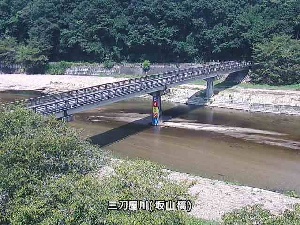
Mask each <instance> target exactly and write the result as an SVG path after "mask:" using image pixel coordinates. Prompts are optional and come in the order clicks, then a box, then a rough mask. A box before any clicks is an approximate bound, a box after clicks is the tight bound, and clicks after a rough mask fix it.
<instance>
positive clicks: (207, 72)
mask: <svg viewBox="0 0 300 225" xmlns="http://www.w3.org/2000/svg"><path fill="white" fill-rule="evenodd" d="M250 66H251V63H250V62H235V61H228V62H222V63H210V64H204V65H202V66H199V67H192V68H187V69H179V70H174V71H169V72H165V73H160V74H155V75H147V76H143V77H140V78H135V79H128V80H123V81H118V82H113V83H106V84H101V85H97V86H92V87H87V88H82V89H78V90H72V91H67V92H61V93H57V94H48V95H44V96H41V97H37V98H30V99H27V100H25V101H24V102H23V103H25V106H26V107H27V108H28V109H31V110H33V111H34V112H36V113H40V114H43V115H55V116H56V117H57V118H61V119H63V120H65V121H70V120H71V118H72V115H73V114H75V113H79V112H82V111H85V110H90V109H93V108H97V107H101V106H105V105H108V104H112V103H114V102H119V101H122V100H125V99H129V98H134V97H137V96H140V95H144V94H150V95H152V97H153V98H152V101H153V103H152V124H153V125H158V124H159V121H160V118H161V113H162V105H161V95H162V94H164V93H165V92H166V90H168V89H169V88H171V87H174V86H177V85H180V84H185V83H189V82H191V81H195V80H201V79H202V80H206V82H207V88H206V98H207V99H209V98H211V97H212V95H213V81H214V80H215V79H218V78H219V77H220V76H222V75H223V74H228V73H232V72H237V71H241V70H245V69H248V68H249V67H250Z"/></svg>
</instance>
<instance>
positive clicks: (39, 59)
mask: <svg viewBox="0 0 300 225" xmlns="http://www.w3.org/2000/svg"><path fill="white" fill-rule="evenodd" d="M16 61H17V62H18V63H20V64H21V65H23V66H24V68H25V72H26V73H28V74H36V73H44V72H45V69H46V65H47V62H48V58H47V57H46V56H45V55H43V54H42V51H41V50H40V49H39V48H37V47H34V46H31V45H21V46H19V47H18V50H17V54H16Z"/></svg>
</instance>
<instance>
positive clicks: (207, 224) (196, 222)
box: [185, 217, 220, 225]
mask: <svg viewBox="0 0 300 225" xmlns="http://www.w3.org/2000/svg"><path fill="white" fill-rule="evenodd" d="M185 224H186V225H219V224H220V223H218V222H214V221H207V220H202V219H196V218H194V217H189V218H188V219H187V220H186V221H185Z"/></svg>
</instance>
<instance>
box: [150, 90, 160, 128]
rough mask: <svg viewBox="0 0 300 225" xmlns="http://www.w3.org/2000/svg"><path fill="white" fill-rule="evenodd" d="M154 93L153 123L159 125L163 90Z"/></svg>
mask: <svg viewBox="0 0 300 225" xmlns="http://www.w3.org/2000/svg"><path fill="white" fill-rule="evenodd" d="M151 95H152V125H153V126H159V125H160V123H161V118H162V107H161V91H157V92H153V93H151Z"/></svg>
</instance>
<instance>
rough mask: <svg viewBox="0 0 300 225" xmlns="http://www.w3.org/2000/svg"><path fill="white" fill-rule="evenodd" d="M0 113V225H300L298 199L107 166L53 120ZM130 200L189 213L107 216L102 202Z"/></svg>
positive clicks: (157, 169)
mask: <svg viewBox="0 0 300 225" xmlns="http://www.w3.org/2000/svg"><path fill="white" fill-rule="evenodd" d="M0 114H1V115H0V131H1V132H0V134H1V136H0V139H1V142H0V150H1V154H0V167H1V170H0V173H1V176H0V191H1V201H0V203H1V205H0V209H1V214H0V221H1V224H57V223H62V224H128V225H129V224H149V225H150V224H153V225H155V224H219V223H224V224H257V223H261V224H274V223H277V224H289V223H290V224H297V223H298V222H299V215H300V211H299V207H298V206H297V204H298V203H300V200H299V199H297V198H293V197H288V196H285V195H282V194H279V193H274V192H271V191H266V190H262V189H258V188H251V187H243V186H238V185H233V184H227V183H224V182H221V181H215V180H210V179H204V178H201V177H195V176H190V175H187V174H183V173H177V172H172V171H169V170H166V169H164V168H163V167H162V166H159V165H156V164H154V163H151V162H147V161H141V160H135V161H129V160H120V159H114V158H113V157H112V155H111V154H110V153H109V152H106V151H103V150H101V149H99V148H98V147H96V146H93V145H91V144H90V143H89V142H87V141H85V140H83V139H82V138H81V137H80V135H79V133H78V131H76V130H74V129H72V128H70V127H68V126H67V124H65V123H63V122H60V121H56V120H55V119H54V118H51V117H48V118H45V117H42V116H40V115H37V114H34V113H33V112H29V111H27V110H25V109H22V108H13V111H11V110H5V109H4V110H1V112H0ZM136 199H139V200H149V199H151V200H173V201H177V200H185V199H188V200H191V201H192V203H193V208H192V211H191V212H190V213H187V212H185V211H181V210H176V211H162V210H154V211H153V212H148V211H146V210H139V211H130V210H128V211H127V210H121V211H115V210H108V202H109V201H117V200H136ZM258 205H261V206H258ZM245 206H248V207H247V208H243V207H245ZM249 206H252V207H249ZM235 210H237V211H235ZM285 210H286V211H285ZM285 221H288V222H289V223H285ZM240 222H242V223H240Z"/></svg>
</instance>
